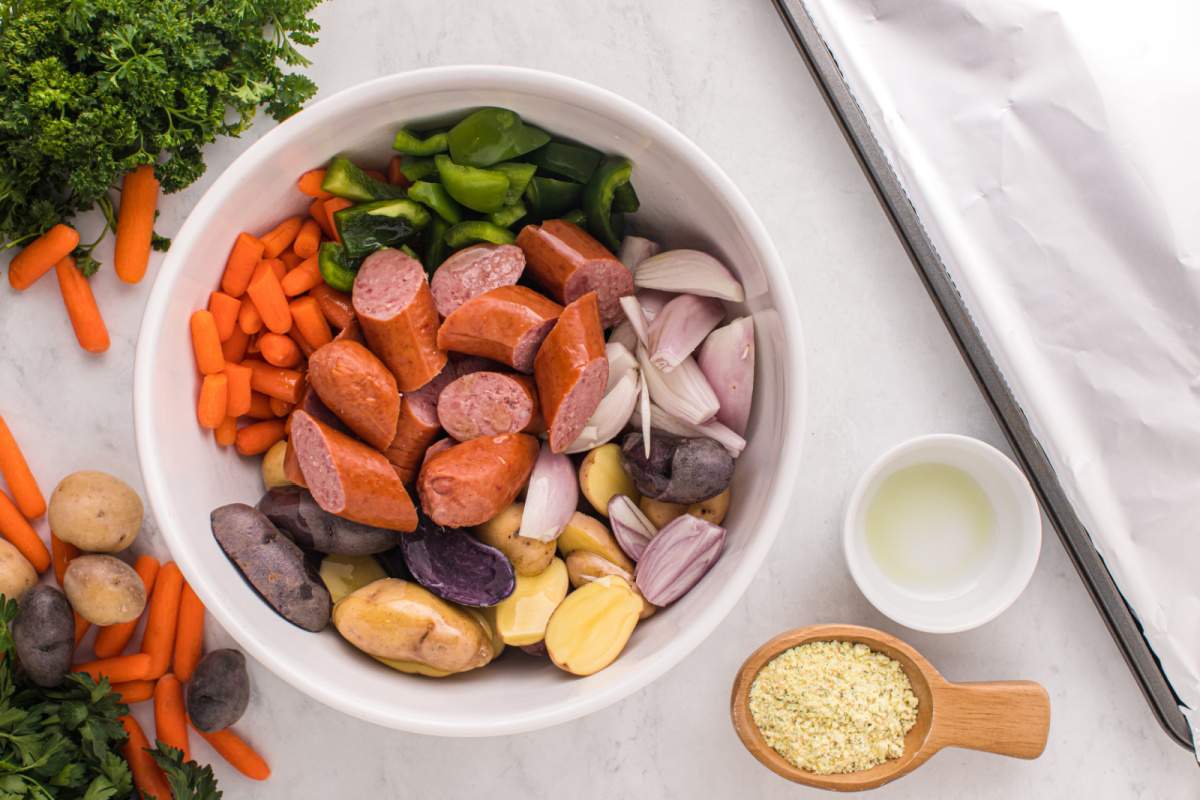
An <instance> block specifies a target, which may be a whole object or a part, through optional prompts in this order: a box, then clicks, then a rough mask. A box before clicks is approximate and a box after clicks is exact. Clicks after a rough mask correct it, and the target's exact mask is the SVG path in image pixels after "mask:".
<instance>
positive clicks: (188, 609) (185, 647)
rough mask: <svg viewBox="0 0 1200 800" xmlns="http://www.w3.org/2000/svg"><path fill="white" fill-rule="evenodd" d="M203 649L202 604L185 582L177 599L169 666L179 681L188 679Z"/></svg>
mask: <svg viewBox="0 0 1200 800" xmlns="http://www.w3.org/2000/svg"><path fill="white" fill-rule="evenodd" d="M203 649H204V604H203V603H201V602H200V598H199V597H198V596H197V595H196V593H195V592H194V591H192V587H191V586H189V585H188V584H187V583H186V582H184V584H183V595H182V596H181V597H180V599H179V621H178V622H177V623H176V625H175V657H174V659H173V660H172V662H171V668H172V669H173V670H174V671H175V674H176V675H177V676H178V677H179V680H181V681H190V680H191V679H192V673H193V672H195V670H196V665H197V664H199V663H200V651H201V650H203Z"/></svg>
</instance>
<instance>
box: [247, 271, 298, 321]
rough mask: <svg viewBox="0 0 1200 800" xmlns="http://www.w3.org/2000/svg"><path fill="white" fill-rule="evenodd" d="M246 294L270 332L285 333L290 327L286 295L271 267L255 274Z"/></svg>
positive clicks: (290, 315)
mask: <svg viewBox="0 0 1200 800" xmlns="http://www.w3.org/2000/svg"><path fill="white" fill-rule="evenodd" d="M246 295H247V296H248V297H249V298H250V300H251V301H253V303H254V307H255V308H256V309H258V313H259V316H261V317H262V321H263V324H264V325H266V326H267V330H269V331H271V332H272V333H287V332H288V330H289V329H290V328H291V327H292V314H291V312H290V311H288V301H287V295H285V294H284V293H283V287H282V286H280V285H279V276H278V275H277V274H276V273H275V271H274V270H273V269H270V268H268V269H264V270H262V271H261V272H259V273H258V274H256V275H255V276H254V279H253V280H251V281H250V285H249V286H248V287H247V288H246Z"/></svg>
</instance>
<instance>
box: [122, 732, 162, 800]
mask: <svg viewBox="0 0 1200 800" xmlns="http://www.w3.org/2000/svg"><path fill="white" fill-rule="evenodd" d="M121 724H122V725H123V726H124V727H125V733H126V734H127V736H128V738H127V739H125V744H123V745H121V754H122V755H124V756H125V760H126V761H128V762H129V771H130V772H132V773H133V782H134V784H136V785H137V788H138V791H139V792H140V793H141V795H142V796H143V797H155V798H158V799H159V800H165V798H169V797H171V796H172V795H171V787H170V785H169V784H168V783H167V778H166V776H165V775H163V773H162V770H161V769H159V768H158V764H157V763H155V761H154V756H152V755H150V752H149V750H150V742H149V741H147V740H146V734H145V733H144V732H143V731H142V726H141V725H138V722H137V720H136V719H134V718H133V717H131V716H129V715H125V716H124V717H121Z"/></svg>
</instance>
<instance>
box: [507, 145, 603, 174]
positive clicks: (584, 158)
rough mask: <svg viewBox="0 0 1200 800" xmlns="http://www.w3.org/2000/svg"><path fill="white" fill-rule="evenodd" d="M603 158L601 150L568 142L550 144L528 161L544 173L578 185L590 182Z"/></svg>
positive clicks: (540, 148) (532, 154)
mask: <svg viewBox="0 0 1200 800" xmlns="http://www.w3.org/2000/svg"><path fill="white" fill-rule="evenodd" d="M602 158H604V155H603V154H602V153H601V152H600V151H599V150H593V149H592V148H590V147H586V146H584V145H581V144H569V143H567V142H550V143H549V144H547V145H546V146H545V147H539V148H538V149H537V150H534V151H533V152H532V153H530V154H529V155H528V156H526V160H527V161H529V163H531V164H536V165H537V166H538V169H540V170H541V171H542V172H549V173H550V174H552V175H558V176H561V177H563V178H567V179H568V180H572V181H576V182H578V183H587V182H588V179H589V178H591V177H592V173H593V172H595V171H596V167H598V166H600V159H602Z"/></svg>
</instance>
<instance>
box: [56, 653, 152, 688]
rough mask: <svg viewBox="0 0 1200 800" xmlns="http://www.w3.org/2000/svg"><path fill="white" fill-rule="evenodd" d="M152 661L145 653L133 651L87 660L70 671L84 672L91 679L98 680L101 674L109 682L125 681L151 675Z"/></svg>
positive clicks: (138, 679)
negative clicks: (131, 652) (126, 654)
mask: <svg viewBox="0 0 1200 800" xmlns="http://www.w3.org/2000/svg"><path fill="white" fill-rule="evenodd" d="M151 666H153V662H152V660H151V658H150V656H148V655H146V654H145V653H134V654H133V655H129V656H114V657H112V658H100V659H97V660H95V661H89V662H87V663H86V664H76V665H75V666H73V667H71V671H72V672H86V673H87V674H88V675H91V676H92V680H94V681H96V682H99V681H100V678H101V676H104V677H107V678H108V682H109V683H125V682H126V681H141V680H146V679H148V678H151V677H153V676H152V675H151V674H150V668H151Z"/></svg>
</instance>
